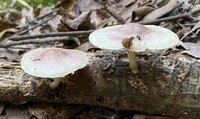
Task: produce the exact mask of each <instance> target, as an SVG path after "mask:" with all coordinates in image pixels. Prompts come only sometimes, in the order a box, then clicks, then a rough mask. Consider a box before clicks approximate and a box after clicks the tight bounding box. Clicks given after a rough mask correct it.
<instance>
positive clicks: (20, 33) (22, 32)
mask: <svg viewBox="0 0 200 119" xmlns="http://www.w3.org/2000/svg"><path fill="white" fill-rule="evenodd" d="M52 18H53V17H50V18H48V19H47V20H45V21H43V22H41V23H39V24H37V25H35V26H33V27H31V28H29V29H26V30H24V31H21V32H19V33H17V35H22V34H25V33H26V32H28V31H30V30H32V29H34V28H36V27H38V26H40V25H42V24H44V23H46V22H48V21H49V20H50V19H52Z"/></svg>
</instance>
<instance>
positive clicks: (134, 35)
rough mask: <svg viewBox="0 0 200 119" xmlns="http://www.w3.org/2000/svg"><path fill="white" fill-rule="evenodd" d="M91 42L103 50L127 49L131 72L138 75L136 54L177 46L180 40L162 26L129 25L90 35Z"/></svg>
mask: <svg viewBox="0 0 200 119" xmlns="http://www.w3.org/2000/svg"><path fill="white" fill-rule="evenodd" d="M89 41H90V42H91V44H93V45H94V46H96V47H98V48H101V49H109V50H120V49H126V51H127V55H128V59H129V64H130V68H131V71H132V72H133V73H137V72H138V66H137V63H136V54H135V53H136V52H144V51H151V52H153V51H156V50H163V49H167V48H170V47H172V46H174V45H175V44H177V43H178V42H179V38H178V36H177V35H176V34H175V33H174V32H172V31H170V30H168V29H166V28H163V27H160V26H155V25H141V24H138V23H129V24H125V25H116V26H110V27H106V28H102V29H98V30H96V31H94V32H93V33H91V34H90V36H89Z"/></svg>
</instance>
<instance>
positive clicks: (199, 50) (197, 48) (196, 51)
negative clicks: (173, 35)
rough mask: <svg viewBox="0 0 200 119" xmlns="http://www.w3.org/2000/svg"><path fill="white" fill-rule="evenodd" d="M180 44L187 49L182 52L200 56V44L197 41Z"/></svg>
mask: <svg viewBox="0 0 200 119" xmlns="http://www.w3.org/2000/svg"><path fill="white" fill-rule="evenodd" d="M180 46H182V47H183V48H184V49H186V50H185V51H183V52H181V53H186V54H188V55H190V56H193V57H196V58H200V45H199V44H197V43H183V42H182V43H180Z"/></svg>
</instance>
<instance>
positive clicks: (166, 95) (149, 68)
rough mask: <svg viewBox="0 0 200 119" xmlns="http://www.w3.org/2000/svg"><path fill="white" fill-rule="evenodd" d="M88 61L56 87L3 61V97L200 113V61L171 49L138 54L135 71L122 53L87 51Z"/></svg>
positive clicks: (0, 82)
mask: <svg viewBox="0 0 200 119" xmlns="http://www.w3.org/2000/svg"><path fill="white" fill-rule="evenodd" d="M88 56H89V57H90V62H89V64H88V65H87V66H86V67H85V68H84V69H81V70H79V71H77V72H75V74H73V75H69V76H66V79H68V81H67V82H66V80H63V82H62V83H61V84H60V86H59V87H58V88H56V89H50V88H49V83H50V81H51V80H50V79H44V80H42V79H39V78H35V77H32V76H30V75H28V74H25V73H24V72H23V71H22V70H21V69H20V66H19V64H18V63H10V62H7V63H6V62H1V65H0V70H1V72H0V97H1V98H0V101H9V102H12V103H15V104H22V103H26V102H48V103H52V102H53V103H55V102H57V103H61V102H62V103H73V104H87V105H100V106H105V107H109V108H113V109H116V110H136V111H142V112H146V113H150V114H162V115H167V116H190V117H199V116H200V113H199V110H200V101H199V99H200V81H199V80H200V72H199V71H200V61H199V60H197V59H194V58H192V57H189V56H186V55H183V54H180V52H175V51H171V52H169V53H168V54H167V55H166V56H157V57H155V58H153V56H152V55H148V56H147V55H138V65H139V69H140V72H139V73H138V74H133V73H132V72H131V71H130V68H129V64H128V60H127V57H126V53H125V52H123V51H118V52H108V51H99V52H96V53H95V55H94V54H93V53H88Z"/></svg>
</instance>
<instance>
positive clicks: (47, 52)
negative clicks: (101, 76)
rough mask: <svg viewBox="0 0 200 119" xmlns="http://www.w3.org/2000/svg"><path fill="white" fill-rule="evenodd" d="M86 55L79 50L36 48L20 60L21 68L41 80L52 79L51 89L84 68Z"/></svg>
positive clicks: (86, 61) (86, 60)
mask: <svg viewBox="0 0 200 119" xmlns="http://www.w3.org/2000/svg"><path fill="white" fill-rule="evenodd" d="M87 63H88V59H87V57H86V54H85V53H83V52H82V51H79V50H69V49H62V48H38V49H35V50H32V51H30V52H27V53H25V54H24V55H23V57H22V60H21V68H22V69H23V70H24V71H25V72H26V73H27V74H30V75H33V76H36V77H41V78H52V79H53V80H54V81H53V82H52V83H51V84H50V87H51V88H52V89H54V88H56V87H57V86H58V85H59V84H60V81H61V79H63V78H64V77H65V76H66V75H68V74H70V73H72V74H73V73H74V72H75V71H76V70H78V69H81V68H83V67H85V66H86V64H87Z"/></svg>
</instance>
